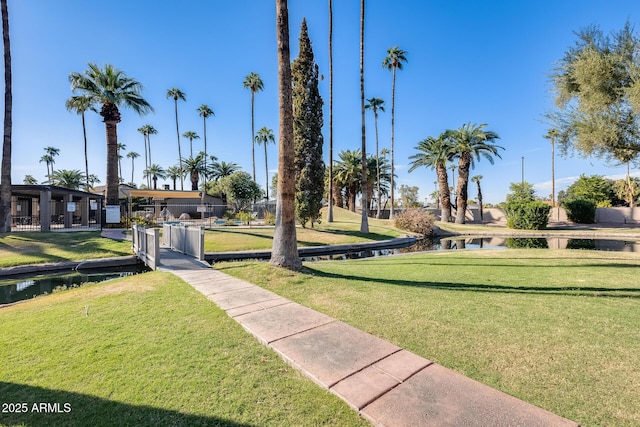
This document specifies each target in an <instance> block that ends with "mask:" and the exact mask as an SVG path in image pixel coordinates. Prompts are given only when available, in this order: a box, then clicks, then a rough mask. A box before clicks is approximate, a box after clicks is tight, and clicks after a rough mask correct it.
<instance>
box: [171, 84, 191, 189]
mask: <svg viewBox="0 0 640 427" xmlns="http://www.w3.org/2000/svg"><path fill="white" fill-rule="evenodd" d="M169 98H173V102H174V106H175V111H176V135H177V136H178V161H179V162H180V169H182V149H181V148H180V129H179V128H178V100H180V101H186V100H187V95H186V94H185V93H184V92H183V91H181V90H180V89H178V88H175V87H174V88H171V89H168V90H167V99H169ZM183 177H184V175H180V190H184V178H183Z"/></svg>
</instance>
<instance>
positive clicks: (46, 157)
mask: <svg viewBox="0 0 640 427" xmlns="http://www.w3.org/2000/svg"><path fill="white" fill-rule="evenodd" d="M42 162H44V163H45V164H46V165H47V181H48V182H49V183H51V172H50V170H49V165H51V163H52V162H53V157H51V155H50V154H43V155H42V157H40V163H42Z"/></svg>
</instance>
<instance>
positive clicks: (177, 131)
mask: <svg viewBox="0 0 640 427" xmlns="http://www.w3.org/2000/svg"><path fill="white" fill-rule="evenodd" d="M173 100H174V102H175V110H176V135H178V161H179V162H180V172H181V173H182V149H181V148H180V130H179V129H178V99H177V98H173ZM149 162H151V142H149ZM149 164H151V163H149ZM153 186H154V190H155V183H154V184H153ZM180 190H184V175H182V174H181V175H180Z"/></svg>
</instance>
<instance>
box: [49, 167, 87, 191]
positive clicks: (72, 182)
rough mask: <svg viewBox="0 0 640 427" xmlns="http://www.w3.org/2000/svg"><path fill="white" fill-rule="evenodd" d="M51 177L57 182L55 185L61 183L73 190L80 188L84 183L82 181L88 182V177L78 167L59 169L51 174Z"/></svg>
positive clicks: (62, 185)
mask: <svg viewBox="0 0 640 427" xmlns="http://www.w3.org/2000/svg"><path fill="white" fill-rule="evenodd" d="M51 179H52V180H53V181H54V182H55V185H59V186H60V187H65V188H70V189H72V190H77V189H79V188H80V185H81V184H82V181H85V182H86V177H85V176H84V173H82V172H80V171H79V170H78V169H74V170H67V169H61V170H57V171H55V172H54V173H53V174H51Z"/></svg>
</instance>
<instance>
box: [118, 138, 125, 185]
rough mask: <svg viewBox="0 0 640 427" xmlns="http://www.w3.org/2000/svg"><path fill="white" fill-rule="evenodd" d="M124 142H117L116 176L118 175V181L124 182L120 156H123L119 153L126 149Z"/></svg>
mask: <svg viewBox="0 0 640 427" xmlns="http://www.w3.org/2000/svg"><path fill="white" fill-rule="evenodd" d="M126 148H127V146H126V144H123V143H121V142H118V176H119V177H120V178H119V180H120V182H124V178H123V177H122V158H123V157H124V156H123V155H122V154H121V153H122V152H123V151H124V150H126Z"/></svg>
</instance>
